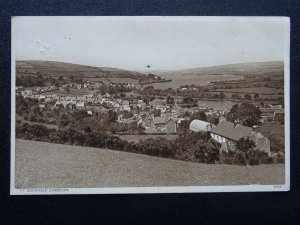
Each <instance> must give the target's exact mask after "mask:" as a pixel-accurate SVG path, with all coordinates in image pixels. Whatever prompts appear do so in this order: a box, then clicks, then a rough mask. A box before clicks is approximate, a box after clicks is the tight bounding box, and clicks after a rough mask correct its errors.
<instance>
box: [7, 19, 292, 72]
mask: <svg viewBox="0 0 300 225" xmlns="http://www.w3.org/2000/svg"><path fill="white" fill-rule="evenodd" d="M287 25H288V24H287V20H278V18H277V19H270V18H268V19H266V20H264V19H262V18H256V19H253V20H252V21H250V20H246V19H245V18H244V19H242V20H240V21H238V20H237V18H226V20H225V21H221V19H220V18H207V17H205V18H200V19H199V18H196V17H181V18H179V17H173V18H171V17H156V18H153V17H143V18H137V17H131V18H128V17H127V18H126V17H114V18H108V17H15V18H14V19H13V29H12V31H13V36H12V41H13V43H12V44H13V49H14V50H13V54H14V55H15V58H16V59H17V60H29V59H31V60H51V61H62V62H70V63H77V64H84V65H92V66H101V67H114V68H122V69H129V70H147V67H146V66H147V65H150V66H151V67H150V69H151V70H165V69H183V68H195V67H204V66H212V65H220V64H229V63H239V62H261V61H282V60H283V59H284V51H285V46H284V43H285V41H284V40H286V38H287V36H285V35H286V34H287V33H286V32H285V31H287V29H286V28H287V27H288V26H287Z"/></svg>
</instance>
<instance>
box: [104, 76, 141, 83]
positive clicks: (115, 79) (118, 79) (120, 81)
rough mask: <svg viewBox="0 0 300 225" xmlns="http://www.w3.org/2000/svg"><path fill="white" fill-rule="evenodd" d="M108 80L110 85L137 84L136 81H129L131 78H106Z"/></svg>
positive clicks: (137, 81)
mask: <svg viewBox="0 0 300 225" xmlns="http://www.w3.org/2000/svg"><path fill="white" fill-rule="evenodd" d="M107 79H108V80H110V81H111V82H112V83H114V84H127V83H130V84H138V83H139V80H136V79H131V78H122V77H120V78H107Z"/></svg>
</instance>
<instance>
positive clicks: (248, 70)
mask: <svg viewBox="0 0 300 225" xmlns="http://www.w3.org/2000/svg"><path fill="white" fill-rule="evenodd" d="M152 72H153V73H156V74H157V75H160V76H162V77H163V76H168V77H169V76H171V75H241V76H259V75H279V76H280V75H282V76H283V74H284V63H283V62H280V61H271V62H249V63H237V64H227V65H220V66H211V67H199V68H191V69H183V70H173V71H171V70H170V71H152Z"/></svg>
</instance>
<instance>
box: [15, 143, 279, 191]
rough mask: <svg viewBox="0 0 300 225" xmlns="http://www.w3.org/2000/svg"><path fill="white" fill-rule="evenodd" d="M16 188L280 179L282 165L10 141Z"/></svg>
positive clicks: (267, 181)
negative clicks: (211, 162)
mask: <svg viewBox="0 0 300 225" xmlns="http://www.w3.org/2000/svg"><path fill="white" fill-rule="evenodd" d="M15 166H16V174H15V177H16V188H42V187H43V188H46V187H57V188H58V187H68V188H88V187H132V186H139V187H141V186H145V187H147V186H148V187H149V186H204V185H247V184H283V183H284V165H282V164H275V165H259V166H251V167H245V166H235V165H234V166H233V165H217V164H216V165H208V164H201V163H189V162H182V161H177V160H170V159H163V158H158V157H151V156H146V155H140V154H133V153H126V152H118V151H111V150H106V149H98V148H89V147H79V146H70V145H60V144H50V143H45V142H35V141H25V140H16V164H15Z"/></svg>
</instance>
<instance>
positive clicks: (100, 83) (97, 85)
mask: <svg viewBox="0 0 300 225" xmlns="http://www.w3.org/2000/svg"><path fill="white" fill-rule="evenodd" d="M120 84H121V85H123V86H125V87H128V88H137V87H139V85H137V84H134V83H120ZM103 85H106V86H117V85H118V84H116V83H112V82H111V81H109V80H108V79H106V78H103V79H102V80H101V81H92V80H84V81H83V82H80V83H78V82H68V83H66V84H63V85H61V87H60V90H66V89H67V88H75V89H83V88H86V89H93V88H100V87H101V86H103Z"/></svg>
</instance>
